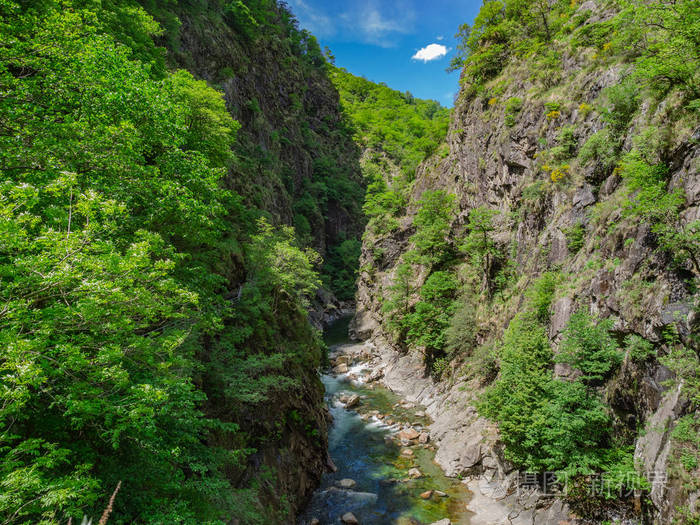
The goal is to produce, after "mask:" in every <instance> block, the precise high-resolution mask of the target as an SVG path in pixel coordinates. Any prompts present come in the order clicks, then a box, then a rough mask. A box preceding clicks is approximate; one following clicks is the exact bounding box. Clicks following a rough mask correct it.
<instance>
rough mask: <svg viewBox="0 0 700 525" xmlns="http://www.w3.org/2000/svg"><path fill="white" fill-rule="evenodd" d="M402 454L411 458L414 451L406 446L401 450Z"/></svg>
mask: <svg viewBox="0 0 700 525" xmlns="http://www.w3.org/2000/svg"><path fill="white" fill-rule="evenodd" d="M401 455H402V456H406V457H409V458H410V457H412V456H413V451H412V450H411V449H410V448H405V449H403V450H402V451H401Z"/></svg>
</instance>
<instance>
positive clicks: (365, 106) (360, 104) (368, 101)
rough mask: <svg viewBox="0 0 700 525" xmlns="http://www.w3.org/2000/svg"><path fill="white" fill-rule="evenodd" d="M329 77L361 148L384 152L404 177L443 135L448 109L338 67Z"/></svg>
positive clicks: (411, 174)
mask: <svg viewBox="0 0 700 525" xmlns="http://www.w3.org/2000/svg"><path fill="white" fill-rule="evenodd" d="M331 78H332V80H333V83H334V84H335V85H336V87H337V88H338V91H339V93H340V101H341V104H342V106H343V108H344V109H345V111H346V112H347V114H348V116H349V117H350V120H351V121H352V123H353V125H354V127H355V134H356V139H357V141H358V142H359V143H360V144H361V145H362V146H363V147H365V148H369V149H373V150H375V151H383V152H385V153H386V154H387V155H388V156H389V157H390V158H391V159H392V160H393V161H394V162H395V163H396V164H397V165H398V166H400V168H401V170H402V171H403V172H404V174H406V175H410V176H413V172H414V171H415V169H416V168H417V167H418V164H419V163H420V162H421V161H422V160H423V159H424V158H425V157H426V156H428V155H430V154H431V153H432V152H433V151H434V150H435V148H436V147H437V146H438V144H439V143H440V141H441V140H442V139H443V138H444V136H445V133H446V132H447V124H448V122H447V121H448V116H449V110H447V109H446V108H443V107H442V106H441V105H440V104H439V103H437V102H435V101H434V100H422V99H419V98H415V97H413V95H411V94H410V93H401V92H399V91H395V90H393V89H390V88H388V87H387V86H386V85H384V84H375V83H374V82H370V81H369V80H366V79H364V78H361V77H356V76H355V75H352V74H350V73H348V72H347V71H346V70H344V69H342V68H335V69H333V70H332V73H331Z"/></svg>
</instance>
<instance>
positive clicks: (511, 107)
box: [505, 97, 523, 127]
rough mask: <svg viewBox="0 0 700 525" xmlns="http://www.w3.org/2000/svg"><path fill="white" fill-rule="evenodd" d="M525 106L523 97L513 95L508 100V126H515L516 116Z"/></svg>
mask: <svg viewBox="0 0 700 525" xmlns="http://www.w3.org/2000/svg"><path fill="white" fill-rule="evenodd" d="M522 108H523V99H521V98H520V97H511V98H509V99H508V100H506V119H505V121H506V125H507V126H509V127H510V126H514V125H515V116H516V115H517V114H518V113H520V110H521V109H522Z"/></svg>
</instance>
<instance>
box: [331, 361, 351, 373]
mask: <svg viewBox="0 0 700 525" xmlns="http://www.w3.org/2000/svg"><path fill="white" fill-rule="evenodd" d="M333 373H335V374H347V373H348V365H346V364H345V363H341V364H339V365H338V366H336V367H335V368H334V369H333Z"/></svg>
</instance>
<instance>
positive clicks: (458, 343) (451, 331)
mask: <svg viewBox="0 0 700 525" xmlns="http://www.w3.org/2000/svg"><path fill="white" fill-rule="evenodd" d="M476 301H477V298H476V297H474V296H471V295H466V296H464V297H462V298H461V299H460V300H459V301H458V303H457V305H456V306H455V313H454V315H453V316H452V318H451V319H450V325H449V326H448V328H447V331H446V334H445V335H446V348H447V350H448V352H449V353H450V355H452V356H454V355H455V354H463V355H469V354H471V351H472V349H473V347H474V342H475V340H476V305H475V302H476Z"/></svg>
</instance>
